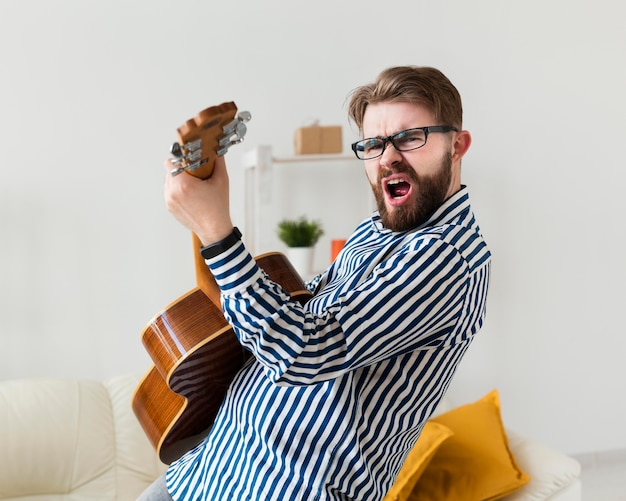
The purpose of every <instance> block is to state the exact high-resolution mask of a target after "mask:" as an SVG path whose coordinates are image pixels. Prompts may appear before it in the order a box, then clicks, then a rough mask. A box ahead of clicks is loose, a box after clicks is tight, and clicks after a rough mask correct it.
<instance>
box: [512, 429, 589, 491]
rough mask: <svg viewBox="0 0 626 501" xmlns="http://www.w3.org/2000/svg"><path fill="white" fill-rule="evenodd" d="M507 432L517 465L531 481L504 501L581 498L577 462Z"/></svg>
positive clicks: (514, 433)
mask: <svg viewBox="0 0 626 501" xmlns="http://www.w3.org/2000/svg"><path fill="white" fill-rule="evenodd" d="M506 433H507V436H508V440H509V447H510V449H511V452H512V453H513V456H514V457H515V460H516V461H517V464H518V465H519V466H520V468H521V469H522V470H524V471H525V472H526V473H527V474H528V475H529V476H530V478H531V481H530V482H529V483H528V484H526V485H525V486H524V487H522V488H521V489H519V490H518V491H516V492H514V493H513V494H511V495H509V496H506V497H505V498H503V499H504V500H505V501H535V500H536V501H539V500H562V501H566V500H567V501H570V500H571V501H574V500H580V499H581V489H580V479H579V478H580V463H579V462H578V461H576V460H575V459H574V458H571V457H569V456H566V455H565V454H563V453H561V452H559V451H556V450H554V449H552V448H550V447H548V446H547V445H544V444H541V443H539V442H535V441H534V440H530V439H528V438H525V437H523V436H522V435H519V434H518V433H516V432H514V431H512V430H506ZM566 493H567V495H566Z"/></svg>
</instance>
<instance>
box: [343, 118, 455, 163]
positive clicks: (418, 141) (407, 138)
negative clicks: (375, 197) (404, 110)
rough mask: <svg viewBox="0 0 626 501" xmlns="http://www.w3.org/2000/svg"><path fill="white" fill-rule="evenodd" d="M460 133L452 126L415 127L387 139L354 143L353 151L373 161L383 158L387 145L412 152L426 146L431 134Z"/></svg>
mask: <svg viewBox="0 0 626 501" xmlns="http://www.w3.org/2000/svg"><path fill="white" fill-rule="evenodd" d="M453 131H454V132H458V131H459V129H457V128H456V127H452V126H451V125H431V126H429V127H415V128H414V129H406V130H401V131H400V132H396V133H395V134H392V135H391V136H387V137H368V138H366V139H361V140H360V141H357V142H356V143H352V151H354V154H355V155H356V157H357V158H359V159H361V160H371V159H372V158H376V157H379V156H381V155H382V154H383V153H384V152H385V148H387V144H388V143H391V144H393V147H394V148H395V149H396V150H398V151H412V150H417V149H418V148H421V147H422V146H424V145H425V144H426V141H427V139H428V134H430V133H431V132H453Z"/></svg>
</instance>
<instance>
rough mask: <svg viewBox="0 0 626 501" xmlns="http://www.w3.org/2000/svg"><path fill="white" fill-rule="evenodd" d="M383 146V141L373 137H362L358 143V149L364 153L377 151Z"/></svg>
mask: <svg viewBox="0 0 626 501" xmlns="http://www.w3.org/2000/svg"><path fill="white" fill-rule="evenodd" d="M382 147H383V142H382V141H381V140H380V139H377V138H375V137H373V138H371V139H364V140H363V141H361V142H360V143H359V149H360V150H361V151H364V152H365V153H371V152H373V151H378V150H380V149H381V148H382Z"/></svg>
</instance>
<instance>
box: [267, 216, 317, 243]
mask: <svg viewBox="0 0 626 501" xmlns="http://www.w3.org/2000/svg"><path fill="white" fill-rule="evenodd" d="M277 234H278V238H280V239H281V240H282V241H283V242H285V244H287V246H288V247H313V246H314V245H315V244H316V243H317V241H318V240H319V239H320V237H321V236H322V235H323V234H324V230H323V228H322V224H321V223H320V222H319V221H310V220H308V219H307V218H306V217H305V216H301V217H300V218H299V219H283V220H282V221H280V222H279V223H278V231H277Z"/></svg>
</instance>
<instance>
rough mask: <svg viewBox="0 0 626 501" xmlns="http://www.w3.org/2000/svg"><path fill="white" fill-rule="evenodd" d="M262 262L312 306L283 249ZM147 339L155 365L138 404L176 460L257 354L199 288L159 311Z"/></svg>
mask: <svg viewBox="0 0 626 501" xmlns="http://www.w3.org/2000/svg"><path fill="white" fill-rule="evenodd" d="M256 261H257V263H258V264H259V266H260V267H261V268H262V269H263V270H264V271H265V272H266V273H267V274H268V276H269V277H270V279H271V280H273V281H275V282H277V283H279V284H281V285H282V286H283V288H284V289H285V290H286V291H287V292H288V293H290V295H291V298H292V299H293V300H297V301H299V302H301V303H302V304H304V303H305V302H306V301H307V300H308V299H309V298H310V297H311V294H310V292H308V291H307V290H306V289H305V288H304V284H303V282H302V279H301V278H300V276H299V275H298V273H297V272H296V271H295V269H294V268H293V266H292V265H291V264H290V263H289V261H288V260H287V259H286V258H285V256H283V255H282V254H280V253H269V254H264V255H262V256H259V257H257V258H256ZM205 267H206V265H205ZM216 287H217V286H216ZM142 341H143V344H144V346H145V348H146V350H147V351H148V353H149V355H150V357H151V358H152V360H153V362H154V366H153V367H152V368H151V369H150V370H149V371H148V372H147V373H146V374H145V375H144V377H143V379H142V380H141V382H140V383H139V385H138V387H137V389H136V390H135V394H134V396H133V402H132V405H133V410H134V412H135V415H136V416H137V418H138V420H139V422H140V424H141V425H142V427H143V429H144V431H145V432H146V435H147V436H148V438H149V439H150V441H151V442H152V444H153V446H154V447H155V449H156V450H157V452H158V454H159V458H160V459H161V461H163V462H164V463H166V464H169V463H171V462H172V461H175V460H176V459H178V458H179V457H180V456H182V455H183V454H184V453H185V452H187V451H188V450H190V449H191V448H193V447H194V446H195V445H197V444H198V443H200V442H201V441H202V440H203V439H204V438H205V437H206V436H207V435H208V433H209V431H210V429H211V426H212V424H213V421H214V419H215V416H216V414H217V411H218V410H219V407H220V405H221V404H222V401H223V399H224V395H225V394H226V391H227V390H228V387H229V385H230V383H231V382H232V380H233V378H234V377H235V375H236V374H237V372H238V371H239V370H240V369H241V367H242V366H243V365H244V364H245V362H246V361H247V360H248V359H249V358H250V357H251V356H252V355H251V354H250V353H249V352H248V351H247V350H245V349H244V348H243V347H242V346H241V345H240V344H239V341H238V340H237V337H236V335H235V333H234V331H233V329H232V327H231V326H230V325H229V324H228V322H227V321H226V319H225V318H224V315H223V314H222V311H221V308H220V307H219V306H217V305H216V304H215V303H214V302H213V301H212V300H211V298H210V297H209V296H208V295H207V294H206V293H205V292H204V291H203V290H202V289H201V288H199V287H198V288H195V289H193V290H192V291H190V292H188V293H187V294H185V295H184V296H182V297H181V298H179V299H178V300H177V301H175V302H173V303H172V304H170V305H169V306H168V307H167V308H165V310H163V311H162V312H161V313H159V314H157V315H156V316H155V317H154V318H153V320H152V321H151V322H150V323H149V324H148V325H147V326H146V328H145V329H144V331H143V333H142Z"/></svg>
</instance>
